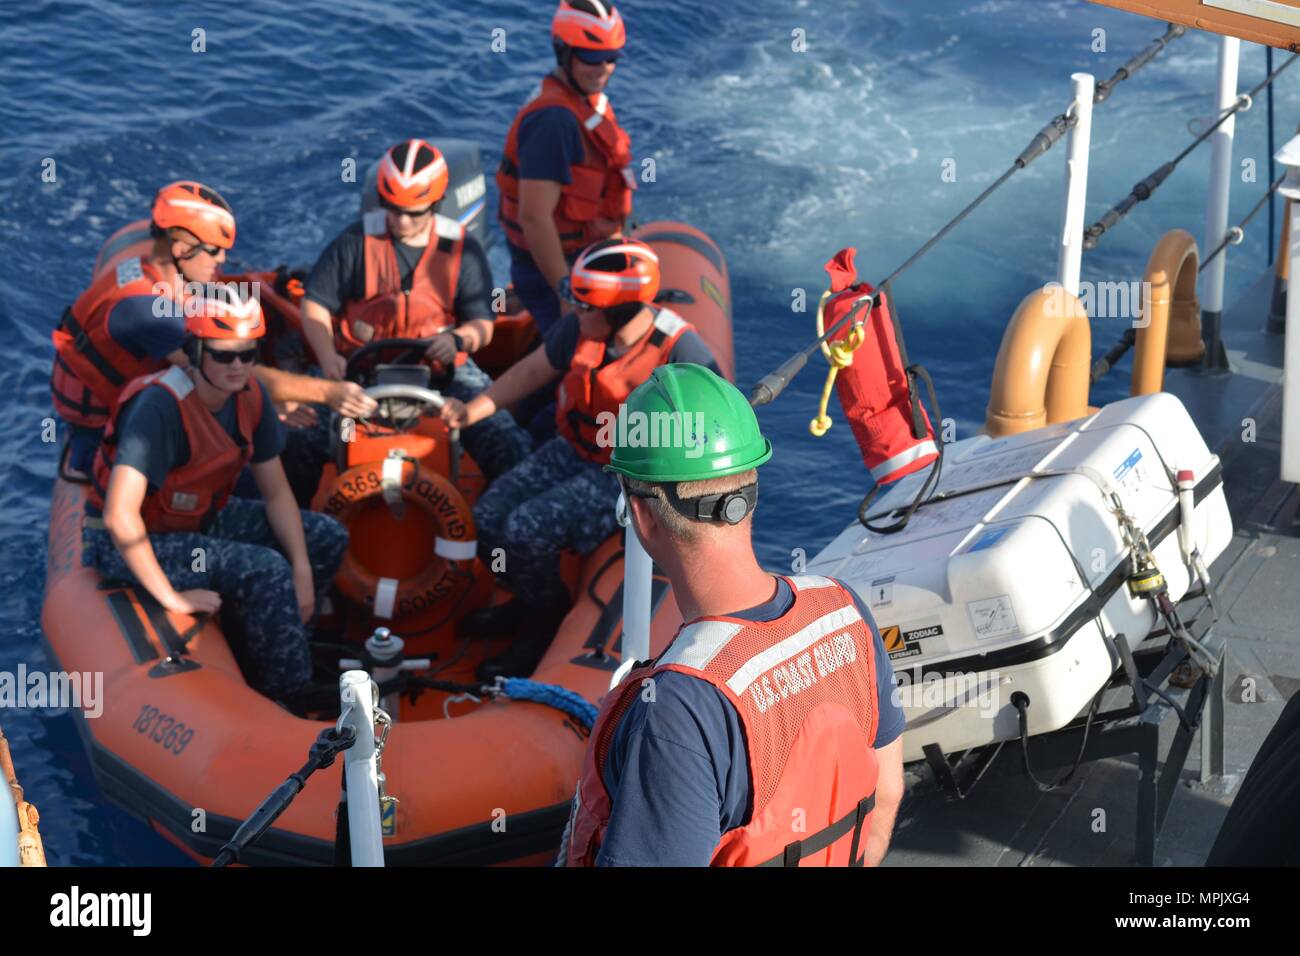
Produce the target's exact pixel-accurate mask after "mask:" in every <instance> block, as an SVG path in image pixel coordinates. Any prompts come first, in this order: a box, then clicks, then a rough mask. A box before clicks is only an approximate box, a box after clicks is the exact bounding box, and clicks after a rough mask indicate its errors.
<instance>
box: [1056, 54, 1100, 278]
mask: <svg viewBox="0 0 1300 956" xmlns="http://www.w3.org/2000/svg"><path fill="white" fill-rule="evenodd" d="M1070 80H1071V81H1072V83H1073V87H1074V106H1073V111H1074V115H1075V116H1077V117H1078V122H1077V123H1075V125H1074V127H1073V128H1072V129H1071V130H1070V136H1069V141H1068V146H1067V148H1068V153H1067V155H1066V160H1065V198H1064V200H1063V203H1062V211H1061V250H1060V256H1059V258H1058V261H1057V270H1056V272H1057V275H1058V276H1059V281H1060V283H1061V285H1062V286H1063V287H1064V288H1065V291H1066V292H1068V293H1070V295H1074V296H1077V295H1078V294H1079V273H1080V270H1081V268H1082V264H1083V230H1084V223H1085V221H1086V216H1087V202H1088V149H1089V147H1090V146H1091V145H1092V100H1093V96H1094V93H1095V88H1096V82H1097V81H1096V79H1095V78H1094V77H1093V75H1092V74H1091V73H1073V74H1071V76H1070Z"/></svg>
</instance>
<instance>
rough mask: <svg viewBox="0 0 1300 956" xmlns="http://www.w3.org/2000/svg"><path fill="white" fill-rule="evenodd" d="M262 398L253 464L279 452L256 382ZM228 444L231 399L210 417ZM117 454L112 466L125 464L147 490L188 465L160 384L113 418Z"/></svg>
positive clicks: (279, 436) (173, 407)
mask: <svg viewBox="0 0 1300 956" xmlns="http://www.w3.org/2000/svg"><path fill="white" fill-rule="evenodd" d="M250 385H251V387H253V388H256V389H258V391H260V392H261V395H262V418H261V421H259V422H258V424H257V429H256V430H255V431H254V432H253V457H252V462H253V464H260V463H261V462H264V461H269V460H271V459H272V458H275V457H276V456H277V455H279V454H280V453H281V452H282V451H284V443H285V430H284V424H283V423H282V422H281V421H280V416H279V415H277V414H276V412H275V406H273V405H272V404H271V396H270V395H269V394H267V391H266V387H265V386H264V385H263V384H262V383H261V382H260V381H258V380H257V379H256V378H255V379H253V380H252V382H251V383H250ZM214 414H215V415H216V419H217V421H218V422H219V423H220V424H221V427H222V428H224V429H225V430H226V434H228V435H229V436H230V437H231V438H232V439H234V438H235V437H236V435H237V434H238V432H237V423H236V412H235V396H233V395H232V396H230V399H229V400H228V401H227V402H226V404H225V405H223V406H221V408H220V410H219V411H217V412H215V413H214ZM117 436H118V437H117V455H116V457H115V458H114V459H113V464H114V465H115V466H116V465H130V466H131V467H132V468H134V469H135V470H136V471H138V472H140V473H141V474H142V475H144V476H145V477H146V478H147V479H149V491H150V492H154V491H157V490H158V489H159V488H161V487H162V484H163V482H164V481H165V480H166V478H167V475H168V473H169V472H172V471H175V470H176V469H177V468H179V467H181V466H182V465H184V464H185V463H187V462H188V461H189V460H190V442H189V439H188V438H186V436H185V426H184V425H182V424H181V409H180V405H179V404H177V402H176V398H175V396H173V395H172V393H171V392H170V391H168V390H167V389H166V388H165V387H164V386H162V385H151V386H149V387H148V388H146V389H144V390H143V391H142V392H140V394H139V395H137V396H135V397H134V398H133V399H131V400H130V401H129V402H127V403H126V404H125V405H124V406H122V409H121V411H120V412H119V413H118V419H117Z"/></svg>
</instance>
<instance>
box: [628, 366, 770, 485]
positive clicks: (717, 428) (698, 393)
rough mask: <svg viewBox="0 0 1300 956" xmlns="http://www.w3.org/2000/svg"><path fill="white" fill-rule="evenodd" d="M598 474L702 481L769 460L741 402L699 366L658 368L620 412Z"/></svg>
mask: <svg viewBox="0 0 1300 956" xmlns="http://www.w3.org/2000/svg"><path fill="white" fill-rule="evenodd" d="M613 445H614V451H613V454H612V456H611V458H610V462H609V464H608V465H606V466H605V470H606V471H613V472H617V473H618V474H621V475H626V476H627V477H629V478H636V479H638V480H640V481H652V482H664V481H702V480H704V479H706V478H721V477H723V476H725V475H736V474H739V473H741V472H744V471H749V470H750V469H751V468H757V467H758V466H759V465H761V464H763V463H764V462H765V461H767V460H768V459H769V458H771V457H772V443H771V442H770V441H768V440H767V439H766V438H764V437H763V433H762V432H761V431H759V429H758V419H757V418H755V417H754V410H753V409H752V408H750V406H749V402H748V401H747V400H746V399H745V396H744V395H742V394H741V393H740V390H739V389H738V388H736V386H734V385H732V384H731V383H730V382H728V381H727V380H726V379H725V378H723V377H722V376H720V375H717V374H715V373H713V372H711V371H710V370H709V369H707V368H705V367H704V366H703V365H693V364H690V363H687V362H681V363H676V364H673V365H661V366H659V367H658V368H656V369H655V370H654V371H653V372H652V373H651V374H650V377H649V378H648V379H646V380H645V381H644V382H642V383H641V384H640V385H639V386H637V388H636V390H635V391H634V392H632V394H631V395H629V396H628V399H627V402H626V404H625V405H624V406H623V409H621V410H620V413H619V420H618V423H617V430H616V434H615V436H614V442H613Z"/></svg>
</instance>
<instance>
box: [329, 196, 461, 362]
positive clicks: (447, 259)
mask: <svg viewBox="0 0 1300 956" xmlns="http://www.w3.org/2000/svg"><path fill="white" fill-rule="evenodd" d="M362 228H363V230H364V232H365V243H366V245H365V250H366V259H365V269H366V297H365V298H364V299H362V300H361V301H359V302H349V303H347V305H346V306H345V307H344V310H343V316H342V318H341V319H340V320H339V323H338V336H337V337H336V338H337V340H338V349H339V352H340V354H343V355H348V354H351V353H352V352H354V351H356V350H357V349H358V348H360V347H361V346H363V345H365V344H366V343H367V342H372V341H378V340H379V339H422V338H428V337H429V336H432V335H437V334H438V333H439V332H442V331H443V330H445V329H447V328H450V327H452V326H454V325H455V324H456V310H455V307H456V286H457V284H458V283H459V282H460V262H461V255H462V253H463V252H464V250H465V227H464V226H462V225H461V224H460V223H458V222H457V221H456V220H454V219H449V218H447V217H446V216H439V215H436V214H435V215H434V218H433V232H432V234H431V235H430V236H429V244H428V245H427V246H426V247H425V250H424V254H423V255H421V256H420V261H419V262H417V263H416V264H415V269H414V270H412V272H411V277H410V279H409V282H410V287H409V288H404V287H403V286H402V272H401V269H400V268H399V267H398V264H397V251H396V250H395V249H394V248H393V240H392V237H391V236H389V234H388V225H387V223H386V222H385V220H384V211H383V210H382V209H378V210H374V211H372V212H369V213H367V214H366V215H365V217H364V218H363V220H362Z"/></svg>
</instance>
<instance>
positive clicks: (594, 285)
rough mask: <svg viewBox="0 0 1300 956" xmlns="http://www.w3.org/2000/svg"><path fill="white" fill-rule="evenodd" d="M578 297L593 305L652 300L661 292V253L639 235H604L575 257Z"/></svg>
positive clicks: (573, 275)
mask: <svg viewBox="0 0 1300 956" xmlns="http://www.w3.org/2000/svg"><path fill="white" fill-rule="evenodd" d="M569 284H570V286H571V288H572V290H573V295H574V298H576V299H577V300H578V301H579V302H583V303H585V304H587V305H589V306H591V307H592V308H596V309H609V308H613V307H614V306H617V305H626V304H630V303H641V304H645V303H649V302H653V301H654V300H655V296H656V295H658V294H659V257H658V256H657V255H655V251H654V250H653V249H651V248H650V247H649V246H647V245H646V244H645V243H644V242H641V241H639V240H637V239H602V240H601V241H600V242H595V243H592V244H591V245H589V246H588V247H587V248H586V249H583V250H582V252H580V253H579V254H578V258H577V259H576V260H574V263H573V271H572V272H571V273H570V275H569Z"/></svg>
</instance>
